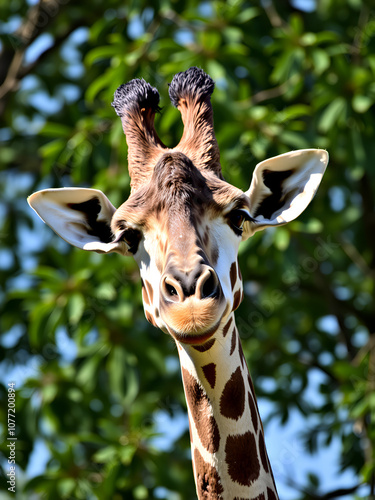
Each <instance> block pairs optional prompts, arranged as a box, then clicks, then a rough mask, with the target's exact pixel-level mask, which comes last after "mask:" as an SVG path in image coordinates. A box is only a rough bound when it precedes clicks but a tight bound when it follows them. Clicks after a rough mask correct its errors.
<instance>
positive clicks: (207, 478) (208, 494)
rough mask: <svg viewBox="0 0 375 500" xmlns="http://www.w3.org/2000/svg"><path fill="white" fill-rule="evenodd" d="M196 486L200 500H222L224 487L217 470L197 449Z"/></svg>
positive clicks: (195, 451)
mask: <svg viewBox="0 0 375 500" xmlns="http://www.w3.org/2000/svg"><path fill="white" fill-rule="evenodd" d="M194 464H195V474H196V485H197V493H198V498H199V499H205V500H212V499H214V498H215V499H218V500H222V498H223V497H222V496H221V495H220V494H221V493H223V491H224V490H223V486H222V485H221V481H220V476H219V474H218V472H217V470H216V469H215V468H214V467H212V465H210V464H208V463H207V462H205V461H204V460H203V457H202V455H201V454H200V453H199V451H198V450H197V449H195V450H194Z"/></svg>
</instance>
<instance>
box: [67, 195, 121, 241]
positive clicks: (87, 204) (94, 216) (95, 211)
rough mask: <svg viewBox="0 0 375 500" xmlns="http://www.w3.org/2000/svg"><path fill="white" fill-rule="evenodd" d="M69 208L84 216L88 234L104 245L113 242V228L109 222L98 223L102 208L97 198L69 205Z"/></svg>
mask: <svg viewBox="0 0 375 500" xmlns="http://www.w3.org/2000/svg"><path fill="white" fill-rule="evenodd" d="M67 206H68V207H69V208H71V209H72V210H77V211H78V212H81V213H82V214H83V216H84V218H85V220H86V223H87V233H88V234H90V235H92V236H96V237H98V238H99V239H100V241H102V242H103V243H110V242H111V241H112V240H113V234H112V231H111V226H110V225H109V224H108V222H107V221H98V215H99V213H100V211H101V208H102V207H101V205H100V201H99V198H98V197H97V196H95V197H94V198H91V200H87V201H83V202H82V203H67Z"/></svg>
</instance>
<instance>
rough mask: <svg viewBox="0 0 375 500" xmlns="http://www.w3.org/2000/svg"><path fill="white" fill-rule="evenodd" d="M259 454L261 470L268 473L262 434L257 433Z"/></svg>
mask: <svg viewBox="0 0 375 500" xmlns="http://www.w3.org/2000/svg"><path fill="white" fill-rule="evenodd" d="M259 453H260V459H261V461H262V465H263V469H264V470H265V471H266V472H269V468H268V461H267V452H266V446H265V444H264V436H263V432H260V433H259Z"/></svg>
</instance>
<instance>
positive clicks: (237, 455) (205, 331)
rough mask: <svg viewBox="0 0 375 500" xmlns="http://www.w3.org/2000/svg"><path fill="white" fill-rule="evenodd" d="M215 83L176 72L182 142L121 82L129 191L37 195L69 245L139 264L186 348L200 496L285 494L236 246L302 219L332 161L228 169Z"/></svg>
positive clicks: (142, 86)
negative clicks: (241, 173)
mask: <svg viewBox="0 0 375 500" xmlns="http://www.w3.org/2000/svg"><path fill="white" fill-rule="evenodd" d="M213 90H214V82H213V80H212V79H211V78H210V77H209V76H208V75H207V74H205V73H204V72H203V71H202V70H201V69H199V68H195V67H193V68H190V69H188V70H187V71H185V72H181V73H178V74H177V75H175V76H174V78H173V79H172V82H171V84H170V87H169V95H170V99H171V101H172V104H173V105H174V106H175V107H176V108H177V109H178V110H179V112H180V113H181V117H182V121H183V125H184V129H183V134H182V137H181V140H180V142H179V144H178V145H177V146H176V147H174V148H169V147H167V146H165V145H164V144H163V142H162V141H161V140H160V138H159V136H158V135H157V132H156V130H155V128H154V118H155V114H156V113H157V112H158V111H159V94H158V91H157V90H156V89H155V88H153V87H152V86H151V85H150V84H148V83H146V82H145V81H144V80H143V79H134V80H131V81H130V82H128V83H127V84H124V85H121V86H120V87H119V88H118V89H117V91H116V93H115V96H114V102H113V103H112V105H113V106H114V108H115V111H116V113H117V115H118V116H119V117H120V118H121V121H122V126H123V130H124V133H125V136H126V140H127V144H128V170H129V174H130V177H131V193H130V196H129V198H128V199H127V200H126V201H125V202H124V203H123V204H122V205H121V206H120V207H119V208H118V209H116V208H115V207H114V206H113V205H112V204H111V202H110V201H109V200H108V198H107V197H106V196H105V195H104V194H103V193H102V192H101V191H99V190H95V189H85V188H60V189H45V190H42V191H38V192H36V193H34V194H32V195H31V196H30V197H29V198H28V202H29V204H30V206H31V207H32V208H33V209H34V210H35V211H36V213H37V214H38V215H39V216H40V217H41V219H42V220H43V221H44V222H45V223H46V224H48V225H49V226H50V227H51V228H52V229H53V230H54V231H55V232H56V233H57V234H59V235H60V236H61V237H62V238H63V239H64V240H66V241H67V242H68V243H70V244H72V245H74V246H76V247H78V248H81V249H84V250H89V251H96V252H99V253H110V252H117V253H120V254H121V255H124V256H132V257H134V259H135V260H136V262H137V263H138V266H139V269H140V277H141V283H142V298H143V305H144V311H145V316H146V318H147V320H148V321H149V322H150V323H152V324H153V325H154V326H156V327H158V328H160V329H161V330H162V331H163V332H165V333H167V334H169V335H170V336H171V337H172V338H173V339H174V341H175V342H176V345H177V351H178V355H179V359H180V364H181V373H182V382H183V388H184V392H185V396H186V402H187V410H188V418H189V431H190V441H191V452H192V465H193V473H194V479H195V484H196V491H197V496H198V498H199V499H223V500H227V499H228V500H234V499H236V500H244V499H251V500H274V499H277V498H278V494H277V489H276V485H275V482H274V478H273V474H272V469H271V465H270V462H269V459H268V455H267V451H266V446H265V440H264V434H263V426H262V423H261V418H260V415H259V411H258V406H257V401H256V396H255V392H254V388H253V384H252V380H251V377H250V374H249V370H248V367H247V364H246V360H245V357H244V354H243V351H242V346H241V341H240V337H239V334H238V330H237V328H236V324H235V318H234V311H235V310H236V309H237V308H238V306H239V305H240V303H241V301H242V299H243V296H244V294H243V288H242V278H241V272H240V269H239V265H238V258H237V254H238V248H239V244H240V242H241V241H242V240H245V239H247V238H249V237H250V236H252V235H253V234H254V233H255V232H256V231H259V230H262V229H265V228H267V227H276V226H280V225H283V224H286V223H287V222H289V221H291V220H293V219H295V218H296V217H297V216H298V215H299V214H300V213H301V212H302V211H303V210H304V209H305V208H306V207H307V205H308V204H309V203H310V201H311V200H312V198H313V197H314V195H315V192H316V190H317V188H318V186H319V184H320V181H321V178H322V176H323V173H324V171H325V168H326V166H327V163H328V154H327V152H326V151H324V150H321V149H305V150H298V151H292V152H289V153H284V154H282V155H279V156H276V157H274V158H270V159H268V160H265V161H262V162H261V163H259V164H258V165H257V166H256V168H255V170H254V173H253V177H252V181H251V185H250V188H249V190H248V191H246V192H243V191H242V190H240V189H238V188H236V187H234V186H232V185H231V184H229V183H227V182H226V181H225V180H224V178H223V175H222V171H221V166H220V156H219V148H218V145H217V142H216V138H215V133H214V127H213V110H212V105H211V94H212V92H213Z"/></svg>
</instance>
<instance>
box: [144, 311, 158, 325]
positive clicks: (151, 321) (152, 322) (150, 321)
mask: <svg viewBox="0 0 375 500" xmlns="http://www.w3.org/2000/svg"><path fill="white" fill-rule="evenodd" d="M145 316H146V319H147V321H148V322H149V323H151V325H153V326H156V323H155V321H154V318H153V317H152V316H151V314H150V313H149V312H148V311H145Z"/></svg>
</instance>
